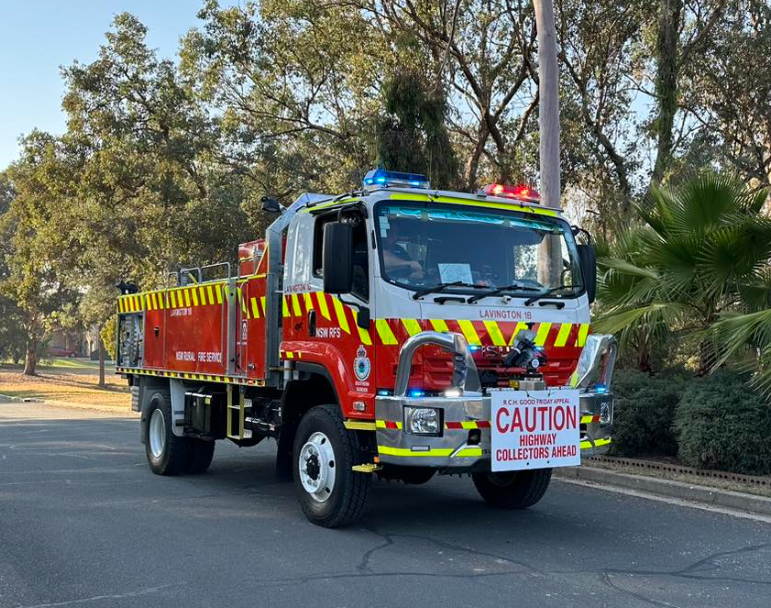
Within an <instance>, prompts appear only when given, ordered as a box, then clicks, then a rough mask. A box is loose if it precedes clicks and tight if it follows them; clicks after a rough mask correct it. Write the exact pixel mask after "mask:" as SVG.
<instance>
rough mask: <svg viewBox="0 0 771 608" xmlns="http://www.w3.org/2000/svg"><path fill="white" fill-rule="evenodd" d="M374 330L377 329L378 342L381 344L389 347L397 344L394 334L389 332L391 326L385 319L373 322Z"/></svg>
mask: <svg viewBox="0 0 771 608" xmlns="http://www.w3.org/2000/svg"><path fill="white" fill-rule="evenodd" d="M375 328H376V329H377V335H378V336H380V341H381V342H382V343H383V344H386V345H391V344H398V342H397V341H396V336H394V332H393V331H391V326H390V325H389V324H388V321H386V320H385V319H378V320H376V321H375Z"/></svg>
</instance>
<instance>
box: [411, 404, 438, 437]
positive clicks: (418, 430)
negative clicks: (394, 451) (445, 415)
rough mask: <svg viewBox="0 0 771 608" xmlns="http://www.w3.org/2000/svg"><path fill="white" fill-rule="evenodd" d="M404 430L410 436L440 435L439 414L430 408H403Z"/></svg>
mask: <svg viewBox="0 0 771 608" xmlns="http://www.w3.org/2000/svg"><path fill="white" fill-rule="evenodd" d="M404 428H405V430H406V431H407V432H408V433H410V434H412V435H440V434H441V430H442V416H441V413H440V411H439V410H437V409H434V408H432V407H405V408H404Z"/></svg>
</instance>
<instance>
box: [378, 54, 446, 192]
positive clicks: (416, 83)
mask: <svg viewBox="0 0 771 608" xmlns="http://www.w3.org/2000/svg"><path fill="white" fill-rule="evenodd" d="M384 97H385V100H384V101H385V104H384V105H385V111H386V115H385V116H384V117H383V118H382V119H381V121H380V123H379V124H378V137H377V159H378V164H380V165H382V166H383V167H385V168H386V169H391V170H394V171H407V172H414V173H423V174H426V175H428V178H429V180H430V182H431V183H432V184H434V185H435V186H437V187H440V188H446V189H449V188H452V187H453V186H454V185H456V184H457V182H458V164H457V160H456V158H455V151H454V150H453V148H452V145H451V143H450V138H449V135H448V133H447V130H446V128H445V113H446V110H447V106H446V99H445V96H444V91H443V90H442V89H441V88H439V87H436V86H429V85H427V79H426V77H425V75H424V74H421V73H419V72H418V71H417V70H414V69H404V68H402V69H400V70H397V72H396V73H395V74H394V75H393V76H392V77H391V78H390V79H389V81H388V82H386V85H385V91H384Z"/></svg>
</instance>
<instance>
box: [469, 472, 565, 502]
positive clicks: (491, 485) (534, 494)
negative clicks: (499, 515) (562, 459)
mask: <svg viewBox="0 0 771 608" xmlns="http://www.w3.org/2000/svg"><path fill="white" fill-rule="evenodd" d="M472 479H473V480H474V486H475V487H476V489H477V492H479V495H480V496H481V497H482V498H483V499H484V501H485V502H486V503H487V504H488V505H490V506H493V507H498V508H499V509H527V508H528V507H532V506H533V505H534V504H535V503H537V502H538V501H539V500H541V498H543V495H544V494H545V493H546V489H547V488H548V487H549V482H550V481H551V469H536V470H533V471H508V472H504V473H492V472H490V473H474V474H473V475H472Z"/></svg>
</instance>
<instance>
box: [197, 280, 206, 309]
mask: <svg viewBox="0 0 771 608" xmlns="http://www.w3.org/2000/svg"><path fill="white" fill-rule="evenodd" d="M198 301H199V302H200V303H201V306H206V287H204V286H203V285H201V286H200V287H199V288H198Z"/></svg>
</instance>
